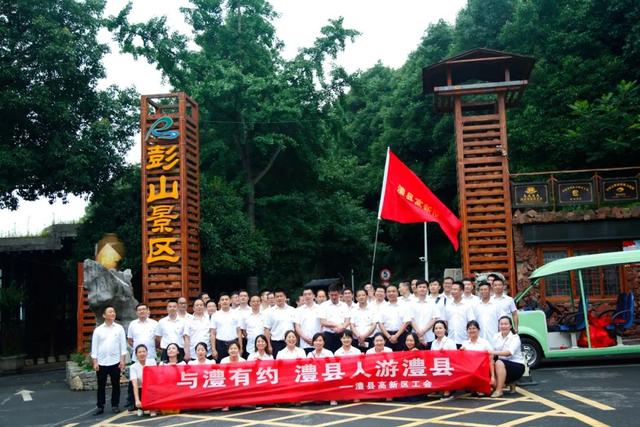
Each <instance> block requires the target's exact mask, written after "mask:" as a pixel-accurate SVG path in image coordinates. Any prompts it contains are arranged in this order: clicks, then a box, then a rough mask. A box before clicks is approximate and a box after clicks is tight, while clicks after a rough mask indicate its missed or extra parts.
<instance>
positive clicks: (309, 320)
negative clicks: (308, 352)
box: [295, 303, 321, 348]
mask: <svg viewBox="0 0 640 427" xmlns="http://www.w3.org/2000/svg"><path fill="white" fill-rule="evenodd" d="M295 323H296V324H297V325H299V326H300V329H302V333H303V334H304V335H305V336H306V337H308V338H313V336H314V335H315V334H316V333H318V332H320V329H321V326H320V306H319V305H318V304H316V303H313V305H312V306H308V305H307V304H302V305H301V306H300V307H298V308H296V319H295ZM312 347H313V344H309V343H308V342H306V341H305V340H303V339H302V338H301V339H300V348H312Z"/></svg>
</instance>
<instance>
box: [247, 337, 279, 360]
mask: <svg viewBox="0 0 640 427" xmlns="http://www.w3.org/2000/svg"><path fill="white" fill-rule="evenodd" d="M254 348H255V349H256V351H254V352H253V353H251V354H250V355H249V357H248V358H247V360H273V356H272V355H271V352H270V351H269V343H268V342H267V337H266V336H264V335H258V336H257V337H256V339H255V341H254Z"/></svg>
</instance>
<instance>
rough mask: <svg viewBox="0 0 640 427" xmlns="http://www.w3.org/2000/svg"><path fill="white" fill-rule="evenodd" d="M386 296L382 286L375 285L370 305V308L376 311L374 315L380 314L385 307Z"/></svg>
mask: <svg viewBox="0 0 640 427" xmlns="http://www.w3.org/2000/svg"><path fill="white" fill-rule="evenodd" d="M386 296H387V290H386V289H385V287H384V286H382V285H377V286H376V290H375V291H374V293H373V297H374V298H375V299H374V301H373V303H372V304H371V308H372V309H373V310H375V311H376V313H380V310H382V308H383V307H384V306H385V305H387V301H385V297H386Z"/></svg>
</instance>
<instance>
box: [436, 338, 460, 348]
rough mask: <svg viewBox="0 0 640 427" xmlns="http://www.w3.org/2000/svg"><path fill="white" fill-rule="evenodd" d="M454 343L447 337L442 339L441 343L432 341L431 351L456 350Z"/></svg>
mask: <svg viewBox="0 0 640 427" xmlns="http://www.w3.org/2000/svg"><path fill="white" fill-rule="evenodd" d="M457 349H458V347H457V346H456V342H455V341H454V340H452V339H449V338H447V337H442V341H438V340H433V342H432V343H431V350H457Z"/></svg>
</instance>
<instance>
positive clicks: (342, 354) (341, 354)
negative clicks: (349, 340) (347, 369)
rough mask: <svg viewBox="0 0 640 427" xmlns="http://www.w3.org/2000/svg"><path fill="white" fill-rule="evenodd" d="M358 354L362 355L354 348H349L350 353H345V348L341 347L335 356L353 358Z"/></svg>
mask: <svg viewBox="0 0 640 427" xmlns="http://www.w3.org/2000/svg"><path fill="white" fill-rule="evenodd" d="M356 354H362V352H361V351H360V350H358V349H357V348H355V347H354V346H351V347H349V351H345V349H344V347H340V348H339V349H337V350H336V352H335V353H334V355H335V356H351V355H356Z"/></svg>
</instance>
